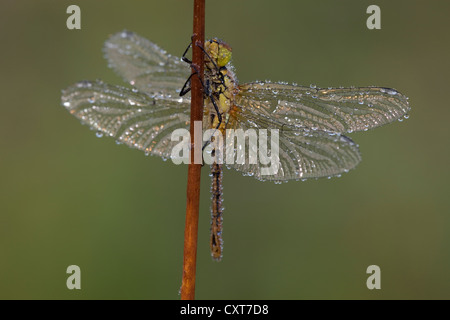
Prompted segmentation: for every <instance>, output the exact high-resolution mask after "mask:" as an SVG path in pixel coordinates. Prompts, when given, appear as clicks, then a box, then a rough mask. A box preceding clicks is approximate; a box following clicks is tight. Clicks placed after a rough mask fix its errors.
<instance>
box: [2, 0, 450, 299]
mask: <svg viewBox="0 0 450 320" xmlns="http://www.w3.org/2000/svg"><path fill="white" fill-rule="evenodd" d="M70 4H78V5H79V6H80V7H81V17H82V18H81V19H82V20H81V23H82V29H81V30H68V29H67V28H66V19H67V17H68V14H66V8H67V6H68V5H70ZM370 4H378V5H379V6H380V7H381V24H382V29H381V30H368V29H367V28H366V19H367V17H368V14H366V8H367V7H368V6H369V5H370ZM449 12H450V3H449V2H444V1H427V2H424V1H411V0H403V1H359V0H358V1H356V0H354V1H332V0H327V1H312V0H310V1H287V0H278V1H260V0H246V1H242V0H227V1H213V0H208V1H207V6H206V34H207V37H219V38H222V39H224V40H225V41H226V42H228V43H229V44H230V45H231V46H232V47H233V49H234V50H233V54H234V56H233V63H234V65H235V67H236V71H237V77H238V79H239V81H240V82H241V83H245V82H249V81H253V80H265V79H270V80H273V81H289V82H297V83H300V84H304V85H309V84H311V83H314V84H317V85H318V86H319V87H328V86H350V85H354V86H366V85H378V86H385V87H393V88H396V89H398V90H399V91H401V92H402V93H404V94H406V95H407V96H409V97H410V104H411V107H412V111H411V113H410V119H409V120H407V121H404V122H401V123H400V122H397V123H394V124H391V125H388V126H386V127H383V128H379V129H376V130H373V131H369V132H364V133H357V134H352V135H350V136H351V137H352V138H353V139H354V140H355V141H356V142H357V143H359V145H360V150H361V153H362V156H363V161H362V163H361V164H360V165H359V166H358V167H357V169H356V170H352V171H351V172H350V173H348V174H344V175H343V176H342V177H341V178H335V179H331V180H327V179H321V180H317V181H307V182H289V183H287V184H282V185H275V184H273V183H269V182H264V183H263V182H259V181H257V180H255V179H252V178H250V177H243V176H242V175H241V174H239V173H237V172H232V171H229V170H227V171H226V172H225V174H224V192H225V196H224V197H225V207H226V210H225V213H224V228H225V229H224V241H225V247H224V258H223V261H222V262H220V263H217V262H215V261H212V259H211V257H210V254H209V243H208V242H209V215H210V214H209V198H210V195H209V188H210V186H209V177H208V170H207V169H206V168H205V170H204V171H203V176H202V190H201V192H202V193H201V208H200V209H201V212H200V225H199V248H198V261H197V272H198V274H197V293H196V297H197V298H198V299H449V298H450V249H449V246H450V230H449V226H450V216H449V214H450V210H449V209H450V200H449V178H450V177H449V167H448V166H449V164H450V161H449V160H450V152H449V138H450V130H449V118H450V105H449V99H448V97H449V91H450V90H449V73H450V58H449V57H450V52H449V51H450V50H449V49H450V41H449V40H450V36H449V33H448V32H449V30H450V20H449V19H448V15H449ZM125 28H126V29H128V30H132V31H135V32H137V33H138V34H140V35H142V36H144V37H146V38H148V39H150V40H152V41H153V42H155V43H157V44H159V45H160V46H161V47H162V48H165V49H166V50H167V51H168V52H170V53H172V54H175V55H181V54H182V52H183V51H184V49H185V47H186V45H187V44H188V43H189V40H190V36H191V32H192V1H181V0H179V1H175V0H170V1H167V0H166V1H156V0H155V1H151V0H146V1H142V0H133V1H130V0H128V1H124V0H122V1H31V0H28V1H25V0H20V1H13V0H3V1H1V2H0V40H1V41H0V43H1V46H0V106H1V117H0V130H1V134H0V146H1V149H0V150H1V154H0V170H1V176H0V298H2V299H80V298H81V299H179V295H178V291H179V289H180V285H181V272H182V262H183V256H182V253H183V233H184V215H185V200H186V199H185V196H186V178H187V168H186V166H176V165H174V164H172V163H170V162H163V161H161V159H159V158H156V157H145V156H144V154H143V153H142V152H140V151H137V150H132V149H129V148H127V147H126V146H123V145H121V146H117V145H116V144H115V143H114V141H113V140H112V139H109V138H102V139H98V138H96V136H95V132H93V131H90V130H89V129H88V127H86V126H82V125H81V124H80V123H79V121H78V120H76V119H75V118H74V117H72V116H70V115H69V113H68V112H67V111H66V110H65V109H64V108H63V107H62V106H61V105H60V95H61V90H62V89H63V88H65V87H67V86H69V85H70V84H72V83H75V82H77V81H79V80H84V79H85V80H89V79H90V80H94V79H100V78H101V79H102V80H104V81H106V82H109V83H115V84H124V83H123V82H122V80H121V79H120V78H119V77H117V76H116V75H115V74H114V73H113V71H112V70H110V69H108V68H107V65H106V62H105V60H104V59H103V57H102V52H101V48H102V46H103V42H104V41H105V40H106V38H107V37H108V35H109V34H112V33H115V32H118V31H120V30H122V29H125ZM72 264H75V265H78V266H80V268H81V285H82V289H81V290H72V291H71V290H68V289H67V287H66V279H67V277H68V275H67V274H66V268H67V267H68V266H69V265H72ZM373 264H375V265H378V266H380V268H381V290H372V291H371V290H368V289H367V287H366V279H367V277H368V275H367V274H366V269H367V267H368V266H369V265H373Z"/></svg>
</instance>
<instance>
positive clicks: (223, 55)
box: [217, 45, 231, 67]
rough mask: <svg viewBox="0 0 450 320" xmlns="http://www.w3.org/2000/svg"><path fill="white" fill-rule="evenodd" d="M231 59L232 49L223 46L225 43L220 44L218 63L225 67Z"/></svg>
mask: <svg viewBox="0 0 450 320" xmlns="http://www.w3.org/2000/svg"><path fill="white" fill-rule="evenodd" d="M230 60H231V49H229V48H227V47H225V46H223V45H219V54H218V57H217V65H218V66H219V67H224V66H226V65H227V64H228V62H230Z"/></svg>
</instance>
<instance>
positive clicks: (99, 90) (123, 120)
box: [61, 81, 190, 158]
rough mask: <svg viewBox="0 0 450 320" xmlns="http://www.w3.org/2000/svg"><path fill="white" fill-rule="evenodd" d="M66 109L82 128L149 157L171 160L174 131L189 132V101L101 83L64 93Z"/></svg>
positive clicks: (79, 87)
mask: <svg viewBox="0 0 450 320" xmlns="http://www.w3.org/2000/svg"><path fill="white" fill-rule="evenodd" d="M61 99H62V104H63V106H64V107H65V108H66V109H67V110H68V111H69V112H70V113H71V114H73V115H74V116H75V117H77V118H78V119H80V120H81V122H82V123H83V124H86V125H88V126H90V127H91V128H92V129H95V130H98V131H101V132H103V133H104V134H106V135H108V136H111V137H114V138H115V139H116V140H117V141H118V142H122V143H125V144H127V145H128V146H130V147H132V148H136V149H139V150H142V151H145V152H146V153H147V154H153V155H158V156H161V157H164V158H169V157H170V156H171V151H172V147H173V146H174V145H175V144H177V143H178V142H172V141H171V135H172V132H173V130H175V129H179V128H184V129H187V130H189V119H190V118H189V105H190V100H189V99H184V98H181V97H172V96H170V95H159V96H155V97H150V96H148V95H147V94H145V93H141V92H138V91H137V90H131V89H128V88H124V87H120V86H113V85H108V84H105V83H103V82H101V81H95V82H89V81H84V82H79V83H77V84H74V85H72V86H70V87H69V88H67V89H66V90H64V91H63V94H62V98H61Z"/></svg>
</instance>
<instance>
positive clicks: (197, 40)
mask: <svg viewBox="0 0 450 320" xmlns="http://www.w3.org/2000/svg"><path fill="white" fill-rule="evenodd" d="M204 42H205V0H194V34H193V37H192V72H193V73H194V72H198V74H197V76H193V77H192V78H191V123H190V133H191V161H190V164H189V166H188V179H187V199H186V222H185V229H184V260H183V279H182V282H181V299H182V300H193V299H194V298H195V271H196V261H197V234H198V212H199V204H200V174H201V169H202V165H201V164H196V163H194V149H195V148H194V146H195V144H200V148H201V143H202V141H195V139H194V136H195V135H194V122H195V121H202V119H203V88H202V81H203V61H204V60H203V51H202V50H201V49H200V47H199V46H202V47H203V44H204Z"/></svg>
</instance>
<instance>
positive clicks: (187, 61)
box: [181, 42, 192, 64]
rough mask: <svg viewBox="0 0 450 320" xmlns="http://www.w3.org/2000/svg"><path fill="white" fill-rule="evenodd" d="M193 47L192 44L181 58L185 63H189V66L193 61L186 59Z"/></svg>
mask: <svg viewBox="0 0 450 320" xmlns="http://www.w3.org/2000/svg"><path fill="white" fill-rule="evenodd" d="M191 47H192V42H190V43H189V45H188V46H187V48H186V50H184V53H183V55H182V56H181V60H183V61H184V62H186V63H188V64H192V61H191V60H189V59H188V58H186V55H187V52H188V51H189V49H190V48H191Z"/></svg>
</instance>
